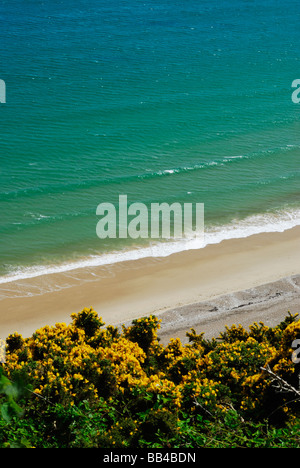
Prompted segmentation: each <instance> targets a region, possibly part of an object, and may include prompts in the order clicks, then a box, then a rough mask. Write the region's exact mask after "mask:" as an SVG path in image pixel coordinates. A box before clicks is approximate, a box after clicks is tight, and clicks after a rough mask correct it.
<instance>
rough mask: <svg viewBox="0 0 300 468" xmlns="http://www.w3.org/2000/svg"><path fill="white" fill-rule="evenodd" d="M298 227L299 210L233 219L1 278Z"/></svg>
mask: <svg viewBox="0 0 300 468" xmlns="http://www.w3.org/2000/svg"><path fill="white" fill-rule="evenodd" d="M299 225H300V208H299V209H293V210H285V211H283V210H278V211H277V212H273V213H265V214H259V215H253V216H249V217H247V218H245V219H244V220H233V221H232V222H231V223H229V224H226V225H222V226H214V227H209V228H207V229H206V230H205V233H204V236H201V235H200V236H197V235H196V236H194V237H191V238H188V239H187V238H184V239H180V240H173V241H168V242H157V243H152V244H151V245H150V246H148V247H140V248H135V249H130V250H127V251H118V252H112V253H108V254H103V255H92V256H89V257H87V258H84V259H82V260H76V261H73V262H68V263H62V264H60V265H48V266H34V267H26V268H19V269H18V270H17V271H14V272H12V273H10V274H8V275H5V276H3V277H0V284H5V283H11V282H13V281H19V280H24V279H30V278H35V277H38V276H43V275H51V274H55V273H64V272H69V271H72V270H76V269H80V268H89V267H98V266H105V265H111V264H114V263H120V262H126V261H133V260H139V259H142V258H148V257H167V256H169V255H172V254H174V253H178V252H182V251H186V250H193V249H200V248H203V247H205V246H207V245H210V244H218V243H220V242H222V241H224V240H228V239H239V238H245V237H249V236H251V235H254V234H260V233H268V232H269V233H270V232H284V231H286V230H288V229H292V228H293V227H296V226H299Z"/></svg>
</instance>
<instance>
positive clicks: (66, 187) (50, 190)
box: [0, 145, 300, 201]
mask: <svg viewBox="0 0 300 468" xmlns="http://www.w3.org/2000/svg"><path fill="white" fill-rule="evenodd" d="M296 148H298V149H299V148H300V146H296V145H286V146H280V147H275V148H265V149H262V150H260V151H255V152H251V153H247V154H241V155H231V156H224V157H221V158H216V159H214V160H212V161H204V162H200V163H198V164H191V165H186V166H178V167H171V168H167V169H161V170H158V171H149V172H144V173H141V174H131V175H119V176H112V177H107V178H105V179H98V178H97V179H88V180H81V181H76V182H68V183H61V184H52V185H51V184H49V185H41V186H38V187H28V188H21V189H15V190H10V191H6V192H2V193H0V200H3V201H5V200H9V199H15V198H19V197H31V196H35V195H50V194H55V193H63V192H72V191H74V190H80V189H89V188H95V187H101V186H105V185H110V184H121V183H126V182H135V181H139V180H141V181H145V180H151V179H156V178H161V177H171V176H174V175H179V174H184V173H188V172H196V171H202V170H211V169H213V168H215V167H220V166H224V165H227V164H240V163H241V162H243V161H247V160H249V159H250V160H253V159H256V158H265V157H269V156H274V155H276V154H278V153H282V152H288V151H291V150H294V149H296Z"/></svg>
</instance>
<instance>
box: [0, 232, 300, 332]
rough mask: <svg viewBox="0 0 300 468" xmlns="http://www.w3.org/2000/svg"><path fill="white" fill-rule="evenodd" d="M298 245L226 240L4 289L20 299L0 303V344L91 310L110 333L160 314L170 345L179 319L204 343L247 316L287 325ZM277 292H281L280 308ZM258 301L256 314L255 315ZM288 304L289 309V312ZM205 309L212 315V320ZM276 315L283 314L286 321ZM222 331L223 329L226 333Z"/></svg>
mask: <svg viewBox="0 0 300 468" xmlns="http://www.w3.org/2000/svg"><path fill="white" fill-rule="evenodd" d="M299 240H300V227H299V226H297V227H295V228H291V229H289V230H286V231H284V232H272V233H261V234H253V235H251V236H249V237H246V238H240V239H230V240H224V241H222V242H220V243H219V244H210V245H207V246H206V247H204V248H202V249H199V250H188V251H184V252H180V253H174V254H172V255H170V256H168V257H156V258H155V257H148V258H143V259H139V260H132V261H126V262H121V263H116V264H112V265H106V266H102V267H93V268H88V269H81V270H74V271H72V272H68V273H59V274H52V275H45V276H43V277H38V278H32V279H26V280H19V281H16V282H14V283H10V284H9V285H7V284H2V285H0V294H1V293H3V294H11V295H19V297H6V298H4V299H2V300H1V301H0V338H2V339H5V338H6V337H7V336H8V335H9V334H10V333H14V332H15V331H16V332H18V333H21V334H22V335H23V336H25V337H27V336H30V335H31V334H32V333H33V332H34V331H35V330H36V329H38V328H40V327H43V326H45V325H50V326H51V325H54V324H55V323H57V322H66V323H69V322H70V321H71V318H70V315H71V313H75V312H79V311H80V310H82V309H83V308H84V307H93V308H94V309H95V310H96V311H97V313H98V314H99V316H101V317H102V318H103V320H104V322H105V323H106V325H110V324H111V325H118V324H120V323H127V322H130V321H131V320H133V319H135V318H138V317H142V316H146V315H150V314H155V315H157V316H158V317H159V318H161V319H162V320H163V323H162V329H161V331H160V332H161V335H162V336H164V339H169V338H170V337H174V338H175V337H177V335H176V334H178V333H179V334H180V335H182V333H183V329H182V327H181V325H183V323H181V324H180V327H179V328H178V326H177V328H176V323H177V325H178V320H177V322H176V316H177V318H178V316H179V315H180V314H183V315H181V317H182V316H184V317H186V322H185V323H186V324H187V325H184V332H186V331H189V329H190V328H191V327H193V328H195V329H196V331H197V332H201V331H205V330H206V333H205V337H208V336H210V335H209V334H211V333H212V331H213V330H215V332H216V330H217V328H218V326H219V325H220V326H221V324H223V323H224V320H226V325H229V326H230V325H231V324H232V323H236V322H235V320H236V318H238V317H241V310H243V316H244V317H243V320H244V319H245V318H246V317H249V318H250V316H253V317H254V316H257V317H258V318H257V319H255V320H250V323H252V322H253V321H259V320H261V321H264V314H265V315H268V316H270V317H271V318H272V315H273V317H275V316H276V317H279V316H280V317H281V318H280V319H279V320H278V321H281V320H283V319H284V318H285V316H286V315H287V312H288V310H290V307H292V309H293V310H291V313H297V312H300V310H299V311H298V310H295V308H296V307H297V301H298V304H299V309H300V300H299V299H300V282H299V281H298V275H299V274H300V248H299V245H300V244H299ZM295 281H296V283H295ZM297 281H298V282H297ZM292 283H293V284H292ZM297 288H298V289H297ZM281 290H282V291H281ZM264 291H265V292H264ZM267 291H269V293H267ZM37 292H38V294H37ZM274 292H275V294H276V293H280V292H281V294H280V295H278V296H277V299H278V301H277V302H276V301H275V302H276V304H275V302H274V297H273V296H274V294H273V293H274ZM25 293H26V294H27V296H26V297H24V294H25ZM22 294H23V296H22ZM268 294H269V296H268ZM258 296H260V297H261V298H264V299H261V302H260V304H261V306H262V307H263V308H262V310H261V311H260V310H259V307H260V306H259V303H258V302H255V297H258ZM239 297H240V298H241V301H242V302H243V300H244V299H243V298H245V297H247V298H248V302H249V303H250V302H252V304H248V306H246V305H245V306H242V307H240V310H238V314H236V312H237V309H234V307H237V306H238V298H239ZM268 297H269V299H268ZM253 298H254V299H253ZM275 298H276V297H275ZM280 299H281V302H280ZM220 301H221V302H222V301H223V307H221V306H220ZM224 301H225V302H224ZM230 301H233V302H232V303H231V302H230ZM253 301H254V302H255V307H256V310H255V311H254V310H252V309H251V306H253V305H254V302H253ZM289 301H292V302H289ZM225 303H227V304H228V306H226V307H227V308H226V307H224V304H225ZM199 304H201V306H200V305H199ZM218 304H219V305H218ZM230 304H231V305H230ZM288 304H290V305H291V306H290V307H288V308H287V306H288ZM205 307H208V308H209V307H210V308H211V309H213V310H214V313H213V314H212V312H210V316H209V317H207V316H206V315H205V311H206V309H205ZM247 307H250V309H251V310H250V309H247ZM278 307H282V314H281V313H280V311H279V309H278ZM214 308H217V310H216V309H214ZM179 309H180V310H179ZM247 310H248V312H247ZM272 310H273V312H272ZM233 311H235V313H234V312H233ZM176 314H177V315H176ZM178 314H179V315H178ZM241 318H242V317H241ZM276 320H277V319H276ZM183 322H184V320H183ZM174 324H175V325H174ZM201 324H202V326H203V327H205V330H202V329H201V330H199V329H197V328H198V327H199V326H201ZM218 324H219V325H218ZM224 328H225V325H224V326H223V325H222V326H221V329H220V331H221V330H223V329H224ZM207 333H208V335H207ZM184 335H185V333H184Z"/></svg>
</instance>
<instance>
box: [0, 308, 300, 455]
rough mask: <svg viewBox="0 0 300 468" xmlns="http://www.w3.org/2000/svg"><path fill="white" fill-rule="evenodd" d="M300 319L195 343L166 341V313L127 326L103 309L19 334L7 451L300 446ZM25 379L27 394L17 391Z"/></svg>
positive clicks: (6, 409) (11, 360) (2, 420)
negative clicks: (298, 356) (110, 320)
mask: <svg viewBox="0 0 300 468" xmlns="http://www.w3.org/2000/svg"><path fill="white" fill-rule="evenodd" d="M296 317H297V316H292V315H290V314H289V315H288V316H287V317H286V319H285V320H284V321H283V322H282V323H280V324H279V325H278V326H276V327H271V328H270V327H267V326H265V325H264V324H263V323H259V324H257V323H255V324H253V325H252V326H251V327H249V330H246V329H244V328H243V327H242V326H240V325H239V326H235V325H233V326H232V327H230V328H229V327H226V330H225V331H224V332H223V333H221V334H220V337H219V338H218V339H212V340H205V339H204V336H203V334H199V335H197V334H196V332H195V330H193V329H192V330H191V331H190V332H188V333H187V336H188V337H189V343H188V344H186V345H183V344H182V343H181V341H180V340H179V339H173V340H171V341H170V342H169V343H168V344H167V345H166V346H163V345H162V344H160V342H159V339H158V337H157V333H158V330H159V327H160V323H159V320H158V319H157V318H156V317H155V316H150V317H144V318H140V319H138V320H134V321H133V322H132V325H131V326H129V327H125V326H123V327H122V330H119V329H118V328H116V327H113V326H108V327H105V324H104V323H103V321H102V319H101V317H98V315H97V313H96V312H95V311H94V310H93V309H84V310H83V311H81V312H80V313H78V314H73V315H72V316H71V318H72V322H71V323H70V324H69V325H66V324H64V323H59V324H56V325H55V326H53V327H49V326H45V327H44V328H41V329H39V330H37V331H36V332H35V333H33V335H32V336H31V337H30V338H26V339H24V338H23V337H22V336H21V335H19V334H17V333H14V334H13V335H10V336H9V337H8V338H7V340H6V362H5V363H3V364H2V365H1V368H2V371H1V374H0V377H1V379H2V380H1V382H2V384H1V382H0V391H1V389H2V396H1V397H0V406H1V407H2V417H0V446H3V447H11V446H33V447H41V448H52V447H53V448H59V447H68V448H73V447H74V448H75V447H84V448H92V447H105V448H110V447H111V448H113V447H136V448H138V447H174V448H175V447H177V448H178V447H240V446H241V447H300V440H299V428H300V419H299V409H300V405H299V400H300V393H299V397H298V398H297V391H299V375H300V371H299V365H298V364H295V363H294V362H293V361H292V358H291V356H292V349H291V346H292V343H293V341H294V340H295V339H297V338H300V322H299V321H297V319H296ZM263 369H267V370H263ZM268 369H269V370H270V372H268ZM272 373H273V374H272ZM274 374H276V376H278V378H279V379H281V380H278V381H277V384H276V385H274ZM3 382H4V383H3ZM12 382H13V383H12ZM15 382H22V385H23V387H24V388H26V392H23V393H22V394H21V393H20V392H19V393H13V390H12V389H13V388H14V387H13V386H14V385H15ZM278 382H279V383H280V382H286V384H287V385H289V386H287V385H286V386H285V388H284V386H283V385H281V386H280V385H279V383H278ZM1 385H2V386H1ZM5 389H6V390H5ZM9 389H10V390H9ZM10 392H11V393H10ZM16 399H18V403H16V401H15V400H16ZM20 407H22V411H21V410H20ZM8 413H9V417H8ZM5 415H7V417H3V416H5Z"/></svg>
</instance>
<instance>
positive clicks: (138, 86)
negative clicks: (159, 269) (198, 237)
mask: <svg viewBox="0 0 300 468" xmlns="http://www.w3.org/2000/svg"><path fill="white" fill-rule="evenodd" d="M299 15H300V5H299V2H298V1H296V0H292V1H288V2H282V1H279V0H260V1H255V0H253V1H250V0H218V1H217V0H197V1H196V0H189V1H188V2H187V1H183V0H182V1H178V0H177V1H176V0H159V1H158V0H150V1H139V0H127V1H125V0H123V1H118V0H110V1H109V2H106V1H103V0H77V1H76V2H71V1H67V0H51V2H44V1H39V0H26V1H25V0H10V1H8V0H7V1H6V0H0V19H1V31H0V43H1V63H0V79H3V80H5V82H6V88H7V103H6V104H0V127H1V132H0V213H1V217H0V243H1V246H0V282H2V283H3V282H6V281H9V280H11V279H14V278H23V277H27V276H34V275H39V274H42V273H45V272H46V271H51V268H52V269H53V268H54V269H55V268H59V269H62V270H64V269H68V268H72V267H74V266H76V265H77V266H78V265H89V264H101V262H103V263H106V262H110V261H115V260H116V259H118V260H120V259H125V258H133V257H134V256H135V257H139V256H143V255H148V253H149V250H147V247H148V244H149V242H148V241H147V240H143V241H140V242H139V241H138V240H137V241H133V240H131V239H122V240H121V239H120V240H119V239H115V240H112V239H107V240H106V241H101V240H100V239H99V238H98V237H97V235H96V225H97V222H98V220H99V219H98V217H97V216H96V208H97V205H98V204H99V203H102V202H111V203H115V204H116V203H117V201H118V197H119V194H127V195H128V201H129V202H130V203H131V202H136V201H138V202H144V203H146V204H147V205H149V204H150V203H153V202H167V203H172V202H176V201H177V202H181V203H183V202H193V203H204V204H205V229H206V242H207V243H209V242H219V241H220V240H222V239H224V238H230V237H241V236H246V235H250V234H252V233H254V232H264V231H272V230H274V231H280V230H283V229H287V228H289V227H292V226H294V225H298V224H300V184H299V183H300V165H299V162H300V104H299V105H297V104H294V103H293V102H292V99H291V96H292V91H293V90H292V88H291V84H292V81H293V80H295V79H297V78H300V52H299V43H300V41H299V39H300V32H299V21H298V19H299ZM150 244H151V250H150V252H152V254H153V255H163V254H165V253H168V252H169V250H168V249H170V245H169V244H168V243H167V244H160V245H158V246H157V245H155V246H153V244H152V243H150ZM137 247H138V249H137ZM181 248H186V244H184V243H183V244H180V243H178V244H177V245H176V246H175V247H174V246H172V248H171V250H172V249H174V250H180V249H181Z"/></svg>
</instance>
